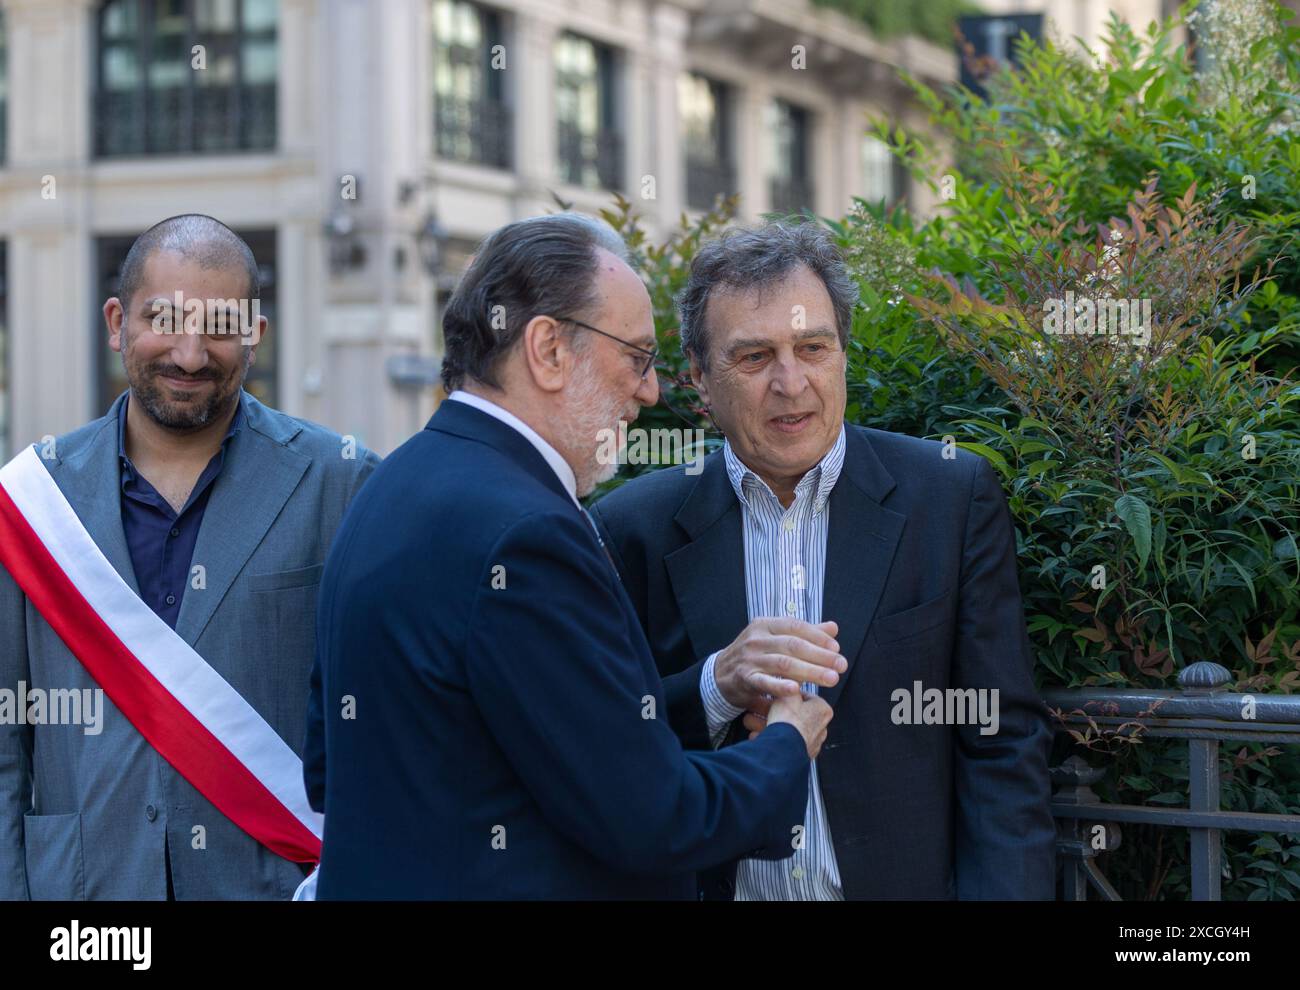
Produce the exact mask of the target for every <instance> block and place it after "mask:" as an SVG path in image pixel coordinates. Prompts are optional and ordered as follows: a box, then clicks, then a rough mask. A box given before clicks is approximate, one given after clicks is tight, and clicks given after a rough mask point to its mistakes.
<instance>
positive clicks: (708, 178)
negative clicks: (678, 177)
mask: <svg viewBox="0 0 1300 990" xmlns="http://www.w3.org/2000/svg"><path fill="white" fill-rule="evenodd" d="M677 105H678V109H679V112H680V114H681V120H682V143H683V144H684V145H685V147H686V203H687V205H688V206H691V207H692V208H694V209H697V210H707V209H711V208H712V206H713V204H714V203H715V202H716V200H717V198H718V197H719V196H730V195H731V194H732V193H734V192H735V191H736V170H735V165H734V164H733V159H732V155H731V106H730V101H729V91H728V90H727V87H725V86H724V85H723V84H722V83H720V82H717V81H716V80H714V79H709V78H708V77H706V76H702V75H699V74H698V73H694V72H690V73H686V74H684V75H682V76H681V77H680V78H679V79H678V81H677Z"/></svg>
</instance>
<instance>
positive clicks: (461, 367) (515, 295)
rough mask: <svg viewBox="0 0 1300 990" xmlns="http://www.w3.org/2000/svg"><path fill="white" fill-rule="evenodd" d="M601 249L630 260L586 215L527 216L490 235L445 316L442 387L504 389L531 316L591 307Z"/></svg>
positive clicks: (616, 239) (613, 236)
mask: <svg viewBox="0 0 1300 990" xmlns="http://www.w3.org/2000/svg"><path fill="white" fill-rule="evenodd" d="M598 248H604V249H605V250H606V251H608V252H609V253H610V254H612V255H614V256H615V257H616V258H618V259H619V260H620V261H623V262H625V263H626V262H627V261H628V251H627V245H625V244H624V243H623V239H622V238H621V237H620V236H619V235H618V233H617V232H616V231H615V230H614V229H613V228H612V227H610V226H609V224H607V223H605V222H604V221H603V220H599V219H597V218H595V217H590V216H587V215H585V214H582V213H551V214H547V215H545V216H540V217H530V218H529V219H527V220H518V221H516V222H514V223H509V224H506V225H505V226H504V227H502V228H500V229H499V230H496V231H494V232H493V233H491V234H489V235H488V236H487V238H486V239H485V240H484V241H483V243H482V244H480V245H479V248H478V251H476V252H475V254H474V260H473V261H472V262H471V263H470V266H469V268H468V269H467V270H466V271H465V274H464V275H463V276H462V277H461V280H460V283H459V284H458V285H457V286H456V291H455V292H454V293H452V297H451V299H450V301H449V302H448V303H447V311H446V313H445V314H444V316H443V321H442V329H443V341H444V344H445V350H444V357H443V361H442V383H443V387H444V388H446V389H447V391H448V392H450V391H453V390H454V389H457V388H459V387H460V386H461V384H462V383H463V382H464V380H465V379H466V378H467V377H468V378H470V379H472V380H474V381H478V382H482V383H483V384H485V385H490V386H493V387H499V383H498V381H497V370H498V366H499V363H500V361H501V360H502V358H504V357H505V355H506V354H507V352H509V351H510V350H511V349H512V348H513V347H514V346H515V344H516V343H517V342H518V341H519V338H520V336H521V335H522V334H523V330H524V327H525V326H527V324H528V321H529V320H531V319H532V318H533V317H535V316H553V317H555V318H556V319H561V318H566V317H572V316H575V315H577V314H579V313H581V312H582V311H583V310H585V309H587V308H588V307H589V306H591V305H592V304H593V303H594V302H595V300H596V280H595V275H596V271H597V269H598V261H597V257H596V251H597V249H598Z"/></svg>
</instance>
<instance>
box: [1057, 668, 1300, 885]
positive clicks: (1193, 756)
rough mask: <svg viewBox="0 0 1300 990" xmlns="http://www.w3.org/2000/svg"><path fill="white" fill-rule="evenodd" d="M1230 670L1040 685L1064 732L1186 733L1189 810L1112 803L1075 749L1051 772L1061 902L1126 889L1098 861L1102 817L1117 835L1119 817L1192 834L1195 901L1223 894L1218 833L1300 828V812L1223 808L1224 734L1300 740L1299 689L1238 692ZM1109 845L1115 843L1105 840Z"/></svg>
mask: <svg viewBox="0 0 1300 990" xmlns="http://www.w3.org/2000/svg"><path fill="white" fill-rule="evenodd" d="M1231 681H1232V674H1231V673H1230V672H1229V671H1228V670H1227V668H1225V667H1223V666H1221V665H1220V664H1217V663H1213V662H1211V661H1208V660H1201V661H1198V662H1196V663H1193V664H1189V665H1188V666H1187V667H1186V668H1184V669H1183V670H1182V671H1181V672H1180V673H1179V675H1178V684H1179V690H1176V691H1167V690H1162V691H1155V690H1152V691H1141V690H1106V689H1099V688H1094V689H1079V688H1073V689H1065V688H1054V689H1049V690H1047V691H1044V692H1043V700H1044V701H1045V702H1046V703H1047V705H1048V707H1049V708H1050V709H1055V710H1057V711H1059V713H1060V714H1059V720H1058V719H1054V721H1055V722H1056V724H1055V725H1054V728H1055V729H1056V730H1057V731H1058V732H1067V731H1069V730H1070V729H1075V730H1076V731H1077V730H1079V729H1081V728H1085V729H1092V728H1094V727H1095V728H1096V729H1097V730H1099V731H1103V732H1104V731H1108V730H1109V731H1113V732H1115V733H1116V734H1119V735H1133V734H1140V735H1142V736H1143V737H1146V736H1150V737H1155V738H1171V739H1186V740H1187V749H1188V752H1187V759H1188V764H1187V767H1188V780H1189V800H1188V804H1187V807H1185V808H1168V807H1152V806H1148V805H1135V804H1108V803H1106V802H1103V801H1102V800H1101V799H1100V798H1099V797H1098V796H1097V795H1096V794H1095V793H1093V791H1092V785H1093V784H1095V783H1097V782H1098V781H1100V780H1101V779H1102V777H1103V776H1104V775H1105V770H1104V769H1101V768H1096V767H1090V766H1089V765H1088V764H1087V762H1086V761H1085V760H1083V759H1082V758H1081V757H1079V756H1071V757H1070V758H1069V759H1067V760H1066V761H1065V762H1064V763H1063V764H1062V765H1061V766H1059V767H1054V768H1053V769H1052V783H1053V785H1054V793H1053V795H1052V815H1053V816H1054V817H1055V818H1056V820H1057V846H1056V848H1057V858H1058V860H1059V861H1060V862H1061V865H1062V869H1063V872H1064V880H1065V882H1064V888H1063V894H1062V896H1063V899H1065V900H1070V901H1081V900H1085V899H1086V898H1087V893H1088V888H1089V887H1091V888H1092V889H1093V890H1095V891H1096V892H1097V893H1098V894H1100V895H1101V896H1102V897H1103V898H1104V899H1106V900H1119V899H1120V896H1119V894H1118V893H1117V892H1116V890H1115V888H1114V887H1113V886H1112V885H1111V884H1110V883H1109V881H1107V879H1106V877H1105V876H1104V875H1103V874H1102V873H1101V871H1100V870H1099V869H1098V868H1097V864H1096V862H1095V860H1096V856H1097V853H1098V850H1097V849H1095V848H1094V843H1093V842H1092V841H1091V839H1090V836H1089V834H1088V833H1090V832H1092V831H1093V830H1094V829H1095V828H1096V827H1097V826H1096V824H1094V825H1092V826H1090V827H1085V826H1084V823H1097V824H1100V825H1101V826H1102V827H1103V828H1106V831H1107V835H1108V836H1109V835H1112V834H1113V835H1114V836H1118V829H1114V830H1112V829H1110V828H1108V827H1107V826H1109V825H1110V824H1113V823H1124V822H1127V823H1130V824H1141V825H1156V826H1161V827H1173V828H1186V829H1188V830H1189V831H1190V833H1191V857H1190V858H1191V873H1192V900H1195V901H1217V900H1219V898H1220V884H1221V879H1222V876H1223V844H1222V833H1223V831H1224V830H1226V829H1240V830H1244V831H1248V832H1278V833H1289V834H1293V835H1294V834H1300V815H1284V814H1260V813H1257V812H1241V811H1223V810H1222V809H1221V808H1220V806H1219V803H1220V782H1219V743H1220V741H1222V740H1228V739H1232V740H1245V741H1248V742H1274V743H1292V744H1295V743H1300V695H1279V694H1234V693H1231V692H1228V691H1225V690H1223V689H1224V687H1225V686H1226V685H1227V684H1229V683H1230V682H1231ZM1105 846H1106V851H1110V850H1113V849H1115V848H1117V847H1118V842H1117V841H1115V839H1108V840H1107V841H1106V842H1105Z"/></svg>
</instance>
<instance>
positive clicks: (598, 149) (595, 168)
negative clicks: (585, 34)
mask: <svg viewBox="0 0 1300 990" xmlns="http://www.w3.org/2000/svg"><path fill="white" fill-rule="evenodd" d="M555 107H556V118H557V120H558V121H559V134H558V138H559V145H558V151H559V165H560V178H561V180H563V181H564V182H571V183H573V184H574V185H577V186H587V187H588V188H590V189H600V188H604V189H614V190H617V189H622V188H623V136H622V134H620V133H619V130H618V122H617V93H616V91H615V79H614V51H613V49H611V48H608V47H606V46H605V45H598V44H596V42H594V41H589V40H588V39H586V38H580V37H578V36H577V35H574V34H564V35H561V36H560V37H559V38H557V39H556V42H555Z"/></svg>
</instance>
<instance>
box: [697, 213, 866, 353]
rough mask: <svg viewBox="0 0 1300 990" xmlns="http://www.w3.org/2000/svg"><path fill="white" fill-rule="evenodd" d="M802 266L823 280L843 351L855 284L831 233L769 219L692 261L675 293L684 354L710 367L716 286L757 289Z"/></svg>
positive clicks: (716, 242) (724, 237) (715, 244)
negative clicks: (710, 313)
mask: <svg viewBox="0 0 1300 990" xmlns="http://www.w3.org/2000/svg"><path fill="white" fill-rule="evenodd" d="M799 265H806V266H807V267H808V268H809V269H811V270H812V271H813V273H814V274H816V275H817V277H818V278H820V279H821V280H822V284H823V285H825V286H826V293H827V295H829V296H830V299H831V307H832V308H833V309H834V311H835V329H836V331H837V333H838V334H839V338H840V347H841V348H844V349H847V348H848V341H849V327H850V325H851V324H852V320H853V307H854V305H855V304H856V303H857V301H858V287H857V286H856V285H855V284H854V282H853V279H852V278H850V277H849V272H848V268H847V266H846V265H845V264H844V258H843V257H842V256H841V254H840V251H839V248H838V247H837V246H836V244H835V241H834V240H833V239H832V237H831V234H830V231H828V230H826V228H824V227H822V226H821V225H820V224H817V223H812V222H809V223H799V224H789V223H777V222H773V223H767V224H764V225H762V226H761V227H753V228H735V229H732V230H728V231H726V232H725V233H724V234H723V235H722V236H721V237H719V238H718V239H716V240H714V241H711V242H709V243H708V244H706V245H704V246H703V247H702V248H700V250H699V252H698V253H697V254H696V255H695V259H694V260H693V261H692V262H691V272H690V276H689V278H688V279H687V282H686V287H685V288H684V289H682V291H681V292H680V293H679V294H678V296H677V312H678V317H679V319H680V322H681V341H682V353H683V354H685V355H686V357H688V358H694V359H695V361H696V362H697V363H698V364H699V366H700V368H701V370H703V371H708V369H709V328H708V325H707V323H706V320H705V314H706V313H707V311H708V306H709V297H710V296H711V295H712V293H713V291H714V290H715V289H717V288H719V287H723V288H726V289H749V288H753V287H754V286H758V287H760V288H762V287H765V286H768V285H772V284H775V283H779V282H781V281H782V280H784V279H785V278H786V277H787V276H788V275H789V274H790V273H791V272H792V271H793V270H794V269H795V268H796V267H798V266H799Z"/></svg>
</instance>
